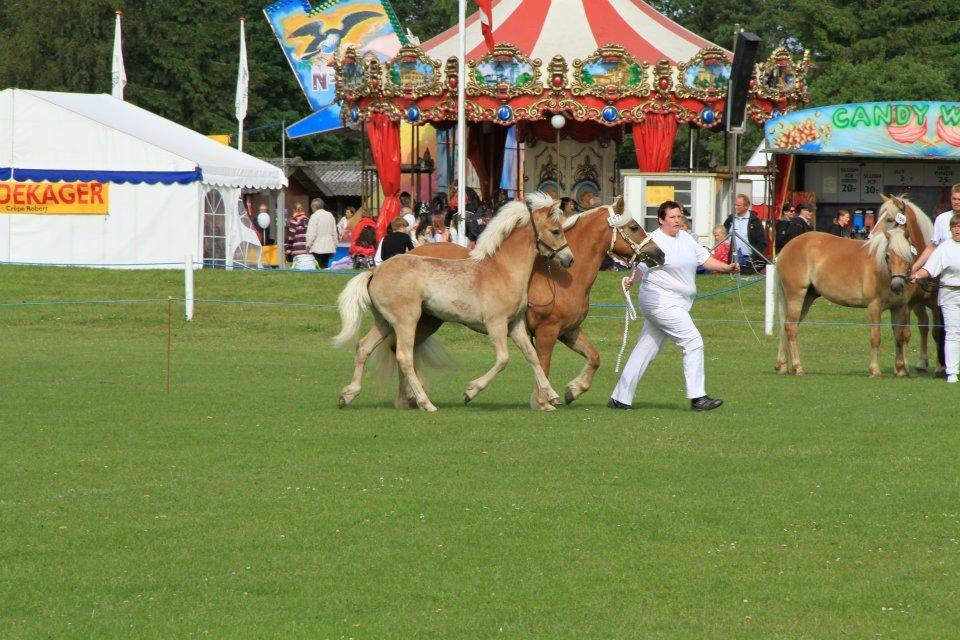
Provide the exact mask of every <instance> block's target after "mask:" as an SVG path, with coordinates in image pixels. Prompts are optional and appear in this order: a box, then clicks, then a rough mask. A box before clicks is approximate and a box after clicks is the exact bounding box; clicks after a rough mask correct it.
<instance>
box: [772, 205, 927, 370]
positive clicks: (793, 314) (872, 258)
mask: <svg viewBox="0 0 960 640" xmlns="http://www.w3.org/2000/svg"><path fill="white" fill-rule="evenodd" d="M886 200H887V201H886V202H885V203H884V205H883V207H881V209H880V214H881V215H880V221H879V222H878V223H877V226H876V227H875V228H874V231H873V234H872V236H871V238H870V240H868V241H867V242H860V241H858V240H850V239H847V238H838V237H837V236H833V235H830V234H827V233H820V232H817V231H813V232H810V233H805V234H803V235H802V236H799V237H798V238H794V239H793V240H791V241H790V243H789V244H787V246H786V247H784V249H783V251H782V252H781V253H780V255H779V256H778V257H777V277H778V280H779V287H778V289H777V294H778V298H779V299H778V306H779V310H780V344H779V349H778V353H777V364H776V369H777V371H779V372H780V373H787V372H788V371H789V369H790V366H791V364H792V366H793V368H794V369H795V371H796V374H797V375H801V376H802V375H803V374H804V371H803V366H802V364H801V363H800V350H799V348H798V346H797V331H798V328H799V325H800V323H801V322H802V321H803V319H804V317H806V315H807V312H808V311H809V310H810V305H812V304H813V302H814V301H815V300H816V299H817V298H819V297H821V296H823V297H824V298H826V299H827V300H829V301H831V302H833V303H835V304H839V305H843V306H845V307H859V308H864V307H865V308H866V309H867V311H868V313H869V318H870V325H871V328H870V346H871V358H870V369H869V370H870V376H871V377H874V378H878V377H880V376H881V373H880V367H879V365H878V362H877V360H878V354H879V349H880V316H881V314H882V313H883V311H885V310H887V309H889V310H890V314H891V316H890V317H891V325H892V327H893V334H894V339H895V341H896V345H897V355H896V363H895V372H896V375H897V376H898V377H902V376H906V375H909V372H908V371H907V366H906V355H905V349H906V343H907V341H908V340H909V339H910V329H909V324H908V323H909V319H910V316H909V306H908V305H909V302H910V298H911V297H912V296H913V294H914V290H915V287H914V286H913V285H909V286H908V282H907V276H908V274H909V272H910V265H911V264H912V263H913V259H914V256H913V254H912V251H911V245H910V237H911V235H910V234H911V232H912V233H913V234H919V233H920V231H919V228H918V227H917V224H916V220H915V219H914V220H909V219H908V218H907V217H906V216H903V217H902V218H898V217H896V213H897V212H896V211H894V206H893V205H892V202H893V200H891V199H886ZM787 342H789V354H788V353H787V350H786V347H787ZM788 355H789V360H788V358H787V356H788Z"/></svg>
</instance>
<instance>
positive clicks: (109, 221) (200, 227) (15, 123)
mask: <svg viewBox="0 0 960 640" xmlns="http://www.w3.org/2000/svg"><path fill="white" fill-rule="evenodd" d="M70 182H80V183H103V184H104V193H105V194H106V195H107V198H106V200H107V201H108V204H107V205H104V206H102V207H101V208H102V209H103V210H100V211H97V212H95V213H93V214H90V213H86V214H77V213H74V212H73V211H72V210H71V209H70V206H66V205H62V204H61V205H60V208H61V210H62V209H64V208H65V209H66V211H59V212H58V213H59V214H58V215H51V214H50V213H49V212H48V211H45V210H43V207H40V206H36V207H31V206H29V205H31V204H32V203H38V202H39V199H40V197H41V196H40V195H38V194H39V193H42V191H38V187H36V186H30V185H36V184H37V183H53V184H54V188H55V189H59V187H58V186H57V183H60V184H63V183H70ZM286 184H287V180H286V178H285V177H284V176H283V173H282V172H281V170H280V169H278V168H277V167H274V166H272V165H270V164H268V163H266V162H263V161H261V160H258V159H257V158H254V157H253V156H249V155H247V154H245V153H242V152H240V151H237V150H236V149H233V148H231V147H228V146H226V145H224V144H221V143H219V142H216V141H214V140H211V139H210V138H208V137H206V136H204V135H202V134H199V133H197V132H195V131H192V130H190V129H188V128H186V127H183V126H180V125H178V124H176V123H174V122H171V121H169V120H166V119H165V118H161V117H160V116H158V115H156V114H153V113H150V112H149V111H145V110H144V109H141V108H139V107H137V106H134V105H132V104H130V103H128V102H123V101H121V100H117V99H115V98H113V97H112V96H109V95H107V94H82V93H54V92H47V91H27V90H22V89H5V90H3V91H0V261H2V262H30V263H33V262H36V263H44V264H72V265H91V266H113V267H135V268H149V267H157V268H163V267H171V266H173V265H174V263H182V262H183V261H184V258H185V257H186V256H193V257H194V258H196V259H197V260H198V261H202V263H204V264H215V265H228V266H229V265H231V264H233V263H234V262H235V261H237V260H241V259H242V258H243V257H244V256H242V255H241V254H243V253H245V251H246V247H245V246H244V245H245V244H256V245H259V242H258V241H257V237H256V234H255V233H254V232H253V229H252V227H251V226H250V222H249V220H248V219H247V217H246V216H245V215H243V214H244V213H245V212H244V211H242V210H241V208H240V206H241V205H240V192H241V189H242V188H251V189H261V190H266V189H279V188H281V187H283V186H285V185H286ZM44 188H45V187H44ZM58 193H62V192H60V191H58ZM14 194H16V196H17V197H14ZM52 200H53V197H52V196H51V201H52ZM69 201H70V199H68V200H67V202H69ZM18 204H19V205H20V206H13V205H18Z"/></svg>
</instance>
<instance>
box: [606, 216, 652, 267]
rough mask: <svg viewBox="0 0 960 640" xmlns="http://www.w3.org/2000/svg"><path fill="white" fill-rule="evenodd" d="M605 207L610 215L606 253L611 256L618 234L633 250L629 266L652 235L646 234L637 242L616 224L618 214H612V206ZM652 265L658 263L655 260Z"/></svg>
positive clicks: (640, 255) (635, 261) (650, 240)
mask: <svg viewBox="0 0 960 640" xmlns="http://www.w3.org/2000/svg"><path fill="white" fill-rule="evenodd" d="M607 209H608V210H609V211H610V216H609V217H608V218H607V224H608V225H610V248H609V249H607V255H608V256H610V257H611V258H612V257H613V247H614V246H615V245H616V244H617V235H619V236H620V238H622V239H623V241H624V242H625V243H627V246H628V247H630V251H632V252H633V255H632V256H630V266H633V265H635V264H636V263H637V259H638V258H640V257H642V256H643V248H644V247H645V246H647V245H648V244H649V243H650V242H652V241H653V237H652V236H649V235H648V236H646V237H645V238H644V239H643V240H641V241H640V244H637V243H636V242H635V241H634V240H633V238H631V237H630V236H628V235H627V234H626V233H624V231H623V227H618V226H616V222H617V220H619V216H616V215H614V213H613V207H609V206H608V207H607ZM654 266H660V265H659V264H658V263H656V262H655V263H654Z"/></svg>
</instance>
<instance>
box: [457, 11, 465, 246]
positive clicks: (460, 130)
mask: <svg viewBox="0 0 960 640" xmlns="http://www.w3.org/2000/svg"><path fill="white" fill-rule="evenodd" d="M459 5H460V6H459V10H460V15H459V22H458V24H459V33H458V40H459V44H460V58H459V60H458V61H457V62H458V68H457V209H458V212H457V213H459V214H460V216H459V217H460V220H459V222H458V223H457V242H459V243H460V244H461V245H462V246H464V247H465V246H467V0H459Z"/></svg>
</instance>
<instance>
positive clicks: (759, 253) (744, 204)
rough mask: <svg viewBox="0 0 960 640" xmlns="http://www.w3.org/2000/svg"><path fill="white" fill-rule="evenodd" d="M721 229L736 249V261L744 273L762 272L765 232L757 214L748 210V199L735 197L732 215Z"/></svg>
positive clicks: (739, 196)
mask: <svg viewBox="0 0 960 640" xmlns="http://www.w3.org/2000/svg"><path fill="white" fill-rule="evenodd" d="M723 228H724V229H726V230H727V234H728V235H730V236H731V242H732V244H733V246H734V247H736V249H737V256H736V258H737V261H738V262H739V263H740V266H741V267H742V268H743V270H744V272H746V273H757V271H760V270H762V269H763V264H764V263H765V258H764V254H765V253H766V252H767V232H766V231H764V229H763V223H762V222H761V221H760V218H759V217H757V214H756V213H754V212H753V211H751V210H750V198H748V197H747V196H745V195H744V194H742V193H741V194H739V195H738V196H737V197H736V199H735V200H734V213H733V214H731V215H729V216H727V219H726V221H724V223H723ZM745 241H746V242H745ZM747 243H750V245H751V246H752V247H753V248H752V249H751V248H750V246H748V245H747Z"/></svg>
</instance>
